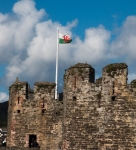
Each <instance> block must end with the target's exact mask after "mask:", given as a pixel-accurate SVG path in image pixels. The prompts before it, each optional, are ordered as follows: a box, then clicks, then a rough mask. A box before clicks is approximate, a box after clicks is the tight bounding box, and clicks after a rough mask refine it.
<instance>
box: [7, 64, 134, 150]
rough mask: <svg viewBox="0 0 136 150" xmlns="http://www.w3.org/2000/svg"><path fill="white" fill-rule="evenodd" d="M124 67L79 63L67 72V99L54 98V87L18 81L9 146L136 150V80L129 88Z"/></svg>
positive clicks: (12, 92) (11, 106)
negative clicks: (98, 68)
mask: <svg viewBox="0 0 136 150" xmlns="http://www.w3.org/2000/svg"><path fill="white" fill-rule="evenodd" d="M127 74H128V67H127V65H126V64H125V63H119V64H117V63H116V64H110V65H107V66H106V67H104V68H103V70H102V78H99V79H97V80H96V81H95V70H94V68H92V66H90V65H89V64H82V63H78V64H76V65H74V66H71V67H70V68H69V69H67V70H66V72H65V75H64V90H63V100H62V101H57V100H55V99H54V91H55V83H50V82H36V83H35V85H34V90H31V89H30V88H29V86H28V83H27V82H21V81H18V79H17V80H16V81H15V83H14V84H13V85H12V86H11V87H10V89H9V91H10V98H9V110H8V114H9V115H8V136H7V147H14V146H15V147H19V148H28V147H30V142H31V138H32V137H35V138H36V139H37V142H38V143H39V145H40V149H41V150H57V149H58V146H59V145H61V146H62V148H63V150H91V149H100V150H134V149H135V147H136V135H135V134H136V80H133V81H132V82H131V83H130V84H129V85H128V84H127Z"/></svg>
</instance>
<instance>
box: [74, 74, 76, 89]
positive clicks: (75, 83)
mask: <svg viewBox="0 0 136 150" xmlns="http://www.w3.org/2000/svg"><path fill="white" fill-rule="evenodd" d="M74 87H75V88H76V77H75V83H74Z"/></svg>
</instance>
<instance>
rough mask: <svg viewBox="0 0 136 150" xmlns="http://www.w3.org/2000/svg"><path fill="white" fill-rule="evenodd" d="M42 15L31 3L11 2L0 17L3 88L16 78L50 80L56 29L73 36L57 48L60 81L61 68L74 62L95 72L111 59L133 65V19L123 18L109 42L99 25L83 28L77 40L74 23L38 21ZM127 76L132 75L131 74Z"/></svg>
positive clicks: (25, 0)
mask: <svg viewBox="0 0 136 150" xmlns="http://www.w3.org/2000/svg"><path fill="white" fill-rule="evenodd" d="M24 8H25V9H24ZM46 15H47V14H46V12H45V10H43V9H41V10H37V9H36V8H35V3H34V1H32V0H20V1H18V2H17V3H15V5H14V7H13V14H12V16H10V14H6V15H3V14H0V33H1V36H0V62H6V63H8V66H7V72H6V75H5V77H3V80H4V81H5V84H6V85H7V86H10V85H11V84H12V83H13V81H14V80H15V78H16V77H17V76H18V77H19V78H21V80H24V81H28V82H30V83H34V82H36V81H54V79H55V57H56V32H57V31H56V29H57V27H59V28H60V32H61V33H62V34H68V35H70V36H73V42H72V43H71V44H67V45H66V44H64V45H59V47H60V53H59V77H60V78H62V74H63V73H62V71H63V70H64V69H66V68H68V67H69V66H70V65H73V64H74V63H77V62H87V63H89V64H91V65H93V66H95V67H96V66H97V67H98V68H99V69H98V70H99V71H98V72H100V70H102V68H101V67H103V65H105V64H106V65H107V63H112V60H113V59H115V60H116V62H118V61H124V62H127V63H129V64H131V65H132V66H133V65H134V61H133V60H135V58H136V55H135V54H136V51H135V47H136V42H135V41H136V31H135V26H136V16H129V17H127V19H126V20H125V21H124V23H123V25H122V27H121V28H120V30H119V31H120V34H118V36H117V37H116V38H115V40H114V41H112V36H111V35H112V34H111V32H110V31H108V30H107V29H105V28H104V27H103V26H102V25H99V26H98V27H93V28H88V29H86V30H85V37H84V39H83V40H81V39H80V38H79V37H78V36H77V35H75V34H74V33H72V28H73V27H75V26H76V25H77V22H78V21H77V20H74V21H72V22H68V23H67V25H66V26H62V25H61V23H59V22H53V21H52V20H51V19H48V20H45V21H41V19H42V17H43V16H46ZM95 69H96V68H95ZM131 74H135V72H134V71H133V72H132V71H131ZM133 77H135V76H133ZM131 78H132V76H131ZM60 85H61V83H60Z"/></svg>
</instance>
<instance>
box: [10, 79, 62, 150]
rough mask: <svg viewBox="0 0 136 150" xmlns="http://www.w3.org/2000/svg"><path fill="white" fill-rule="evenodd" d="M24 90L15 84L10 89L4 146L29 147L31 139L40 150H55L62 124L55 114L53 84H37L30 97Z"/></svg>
mask: <svg viewBox="0 0 136 150" xmlns="http://www.w3.org/2000/svg"><path fill="white" fill-rule="evenodd" d="M26 86H28V85H27V84H25V85H23V84H22V82H19V81H17V82H15V83H14V84H13V85H12V86H11V87H10V103H9V114H10V116H9V119H8V121H9V123H8V136H7V146H8V147H13V146H16V147H20V148H23V147H30V144H29V143H30V142H31V141H30V136H36V137H35V138H36V140H37V142H38V143H39V145H40V147H41V149H44V150H45V149H50V150H52V149H57V148H58V144H59V143H60V141H62V133H61V132H62V129H61V128H62V121H61V117H60V114H58V113H60V112H59V110H58V108H59V107H61V106H58V105H59V102H57V101H56V100H55V99H54V88H55V84H54V83H50V82H36V83H35V85H34V91H33V93H32V91H31V96H30V94H29V91H30V89H29V91H28V92H26V91H27V90H26ZM27 94H28V95H27ZM32 94H33V95H32ZM28 96H29V98H28V99H27V97H28ZM32 97H33V99H32ZM60 105H61V104H60ZM60 109H62V108H60ZM31 140H32V139H31Z"/></svg>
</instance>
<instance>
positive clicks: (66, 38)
mask: <svg viewBox="0 0 136 150" xmlns="http://www.w3.org/2000/svg"><path fill="white" fill-rule="evenodd" d="M71 42H72V39H71V37H70V36H69V35H63V34H61V33H59V44H68V43H71Z"/></svg>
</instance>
